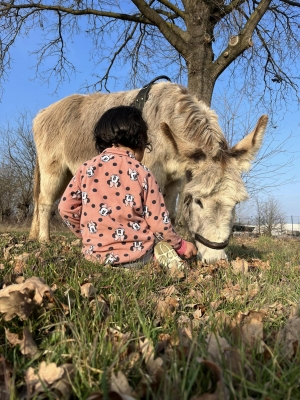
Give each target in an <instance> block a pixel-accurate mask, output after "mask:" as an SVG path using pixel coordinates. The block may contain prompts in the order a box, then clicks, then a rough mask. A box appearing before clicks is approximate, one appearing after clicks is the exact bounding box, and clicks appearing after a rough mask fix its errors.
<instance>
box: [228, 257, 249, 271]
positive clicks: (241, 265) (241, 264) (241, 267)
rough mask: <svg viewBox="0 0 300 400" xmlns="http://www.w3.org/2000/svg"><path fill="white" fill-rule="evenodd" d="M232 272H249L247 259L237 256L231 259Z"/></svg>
mask: <svg viewBox="0 0 300 400" xmlns="http://www.w3.org/2000/svg"><path fill="white" fill-rule="evenodd" d="M231 266H232V272H233V273H234V274H239V273H242V274H247V273H248V263H247V261H246V260H244V259H242V258H240V257H237V258H236V259H235V260H233V261H231Z"/></svg>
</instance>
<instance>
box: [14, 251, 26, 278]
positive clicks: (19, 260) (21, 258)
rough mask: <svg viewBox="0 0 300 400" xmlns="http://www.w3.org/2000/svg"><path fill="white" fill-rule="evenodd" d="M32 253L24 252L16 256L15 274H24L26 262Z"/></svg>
mask: <svg viewBox="0 0 300 400" xmlns="http://www.w3.org/2000/svg"><path fill="white" fill-rule="evenodd" d="M29 256H30V254H29V253H23V254H21V255H18V256H14V261H15V263H14V273H15V274H22V273H23V270H24V268H25V266H26V262H27V261H28V259H29Z"/></svg>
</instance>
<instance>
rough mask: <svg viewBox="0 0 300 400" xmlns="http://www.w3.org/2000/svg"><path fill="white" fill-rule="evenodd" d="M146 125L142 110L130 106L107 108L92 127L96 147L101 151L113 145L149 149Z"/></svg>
mask: <svg viewBox="0 0 300 400" xmlns="http://www.w3.org/2000/svg"><path fill="white" fill-rule="evenodd" d="M147 132H148V126H147V124H146V122H145V121H144V119H143V117H142V112H141V111H140V110H139V109H138V108H136V107H131V106H119V107H113V108H110V109H109V110H107V111H106V112H105V113H104V114H103V115H102V117H101V118H100V119H99V121H98V122H97V123H96V126H95V129H94V140H95V145H96V149H97V150H98V152H99V153H102V151H104V150H105V149H107V148H108V147H112V146H113V145H115V146H118V145H121V146H124V147H129V148H131V149H134V150H135V149H139V150H145V149H146V148H147V149H148V150H149V151H151V144H150V143H149V140H148V133H147Z"/></svg>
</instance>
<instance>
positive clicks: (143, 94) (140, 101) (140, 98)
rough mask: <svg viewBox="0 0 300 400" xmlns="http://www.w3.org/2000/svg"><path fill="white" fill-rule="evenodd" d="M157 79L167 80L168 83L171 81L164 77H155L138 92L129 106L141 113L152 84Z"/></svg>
mask: <svg viewBox="0 0 300 400" xmlns="http://www.w3.org/2000/svg"><path fill="white" fill-rule="evenodd" d="M159 79H167V80H168V81H169V82H171V79H170V78H169V77H168V76H166V75H160V76H157V77H156V78H154V79H152V81H151V82H149V83H147V85H145V86H143V88H142V89H141V90H140V91H139V92H138V94H137V96H136V98H135V99H134V101H133V102H132V103H131V104H130V105H131V106H133V107H136V108H138V109H139V110H141V111H143V108H144V105H145V103H146V101H147V100H148V97H149V92H150V90H151V88H152V86H153V85H154V83H155V82H156V81H158V80H159Z"/></svg>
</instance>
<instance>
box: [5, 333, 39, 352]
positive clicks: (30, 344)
mask: <svg viewBox="0 0 300 400" xmlns="http://www.w3.org/2000/svg"><path fill="white" fill-rule="evenodd" d="M5 334H6V338H7V340H8V341H9V343H10V344H11V345H12V346H16V345H19V346H20V351H21V353H22V354H24V355H26V356H31V357H34V356H35V355H36V354H37V353H38V348H37V345H36V344H35V342H34V340H33V338H32V335H31V332H30V331H29V329H28V327H25V328H24V329H23V332H22V334H21V338H20V337H19V336H20V335H19V334H17V333H12V332H10V331H9V330H8V329H5Z"/></svg>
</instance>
